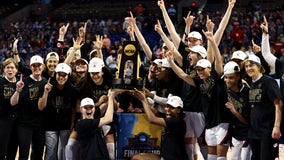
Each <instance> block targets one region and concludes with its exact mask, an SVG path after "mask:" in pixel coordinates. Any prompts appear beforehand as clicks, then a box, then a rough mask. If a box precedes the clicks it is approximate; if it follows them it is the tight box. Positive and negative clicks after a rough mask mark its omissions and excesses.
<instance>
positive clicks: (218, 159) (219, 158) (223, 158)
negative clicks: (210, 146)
mask: <svg viewBox="0 0 284 160" xmlns="http://www.w3.org/2000/svg"><path fill="white" fill-rule="evenodd" d="M217 160H227V158H226V157H217Z"/></svg>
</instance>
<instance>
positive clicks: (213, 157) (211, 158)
mask: <svg viewBox="0 0 284 160" xmlns="http://www.w3.org/2000/svg"><path fill="white" fill-rule="evenodd" d="M207 160H217V155H213V154H208V155H207Z"/></svg>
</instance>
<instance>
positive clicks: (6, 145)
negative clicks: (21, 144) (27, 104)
mask: <svg viewBox="0 0 284 160" xmlns="http://www.w3.org/2000/svg"><path fill="white" fill-rule="evenodd" d="M3 68H4V75H3V76H2V75H1V76H0V128H1V129H0V137H1V143H0V159H5V156H6V158H7V159H15V156H16V152H17V145H18V144H17V139H18V138H17V132H16V131H17V128H16V126H17V123H16V122H17V116H18V115H17V114H18V113H17V111H18V107H17V106H11V104H10V97H11V96H12V95H13V94H14V92H15V91H16V89H17V88H16V80H17V79H16V77H15V76H16V74H17V72H18V63H17V62H16V61H15V60H14V59H12V58H8V59H6V60H5V61H3Z"/></svg>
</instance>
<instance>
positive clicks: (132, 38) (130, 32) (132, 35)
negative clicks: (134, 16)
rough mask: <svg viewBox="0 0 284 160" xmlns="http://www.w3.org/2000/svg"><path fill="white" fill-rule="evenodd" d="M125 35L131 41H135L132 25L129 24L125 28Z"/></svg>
mask: <svg viewBox="0 0 284 160" xmlns="http://www.w3.org/2000/svg"><path fill="white" fill-rule="evenodd" d="M127 33H128V34H129V36H130V40H131V41H135V36H134V24H133V23H130V25H129V26H128V27H127Z"/></svg>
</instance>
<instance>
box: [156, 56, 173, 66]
mask: <svg viewBox="0 0 284 160" xmlns="http://www.w3.org/2000/svg"><path fill="white" fill-rule="evenodd" d="M153 62H154V63H155V64H157V66H158V67H165V68H170V67H171V66H170V64H169V62H168V60H167V59H166V58H163V59H158V58H157V59H155V60H154V61H153Z"/></svg>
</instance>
